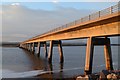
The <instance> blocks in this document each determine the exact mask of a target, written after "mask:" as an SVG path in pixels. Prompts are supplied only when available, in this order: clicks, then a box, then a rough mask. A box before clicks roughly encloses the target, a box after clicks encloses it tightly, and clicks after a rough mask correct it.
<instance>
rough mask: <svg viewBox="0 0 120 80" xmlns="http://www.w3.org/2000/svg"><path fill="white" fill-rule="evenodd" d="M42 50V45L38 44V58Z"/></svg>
mask: <svg viewBox="0 0 120 80" xmlns="http://www.w3.org/2000/svg"><path fill="white" fill-rule="evenodd" d="M40 49H41V43H40V42H38V46H37V56H38V57H39V56H40Z"/></svg>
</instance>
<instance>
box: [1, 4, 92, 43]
mask: <svg viewBox="0 0 120 80" xmlns="http://www.w3.org/2000/svg"><path fill="white" fill-rule="evenodd" d="M14 5H17V6H14ZM2 12H3V13H2V23H3V25H2V33H3V34H2V36H3V39H2V40H3V41H23V40H25V39H27V38H31V37H33V36H36V35H38V34H41V33H44V32H47V31H49V30H51V29H53V28H55V27H59V26H61V25H64V24H66V23H68V22H71V21H74V20H76V19H79V18H80V17H83V16H85V15H88V13H90V12H91V10H77V9H74V8H63V7H61V6H59V7H56V10H53V11H47V10H40V9H39V10H33V9H29V8H27V7H25V6H22V5H20V4H19V3H13V4H12V5H3V6H2ZM92 12H93V11H92ZM13 34H15V35H13ZM10 35H13V36H10ZM16 35H17V36H16ZM24 35H25V36H24ZM26 35H27V36H26ZM8 36H9V37H8ZM21 37H23V38H22V39H21ZM24 37H26V38H24Z"/></svg>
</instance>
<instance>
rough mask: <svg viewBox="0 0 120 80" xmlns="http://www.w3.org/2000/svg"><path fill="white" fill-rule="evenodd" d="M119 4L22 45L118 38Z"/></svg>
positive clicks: (119, 22)
mask: <svg viewBox="0 0 120 80" xmlns="http://www.w3.org/2000/svg"><path fill="white" fill-rule="evenodd" d="M118 5H119V3H118V4H117V5H115V6H112V7H110V8H107V9H105V10H102V11H99V12H96V13H94V14H91V15H89V16H86V17H84V18H81V19H80V20H76V21H74V22H72V23H69V24H66V25H63V26H61V27H58V28H56V29H53V30H51V31H49V32H47V33H44V34H41V35H38V36H35V37H33V38H31V39H28V40H26V41H24V42H22V44H25V43H32V42H43V41H50V40H65V39H75V38H87V37H91V36H93V37H99V36H116V35H120V33H119V32H118V31H119V30H120V28H119V24H120V19H119V17H120V12H119V6H118Z"/></svg>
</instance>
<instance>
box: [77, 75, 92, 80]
mask: <svg viewBox="0 0 120 80" xmlns="http://www.w3.org/2000/svg"><path fill="white" fill-rule="evenodd" d="M76 80H90V77H89V75H86V76H78V77H77V79H76Z"/></svg>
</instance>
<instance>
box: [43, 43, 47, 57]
mask: <svg viewBox="0 0 120 80" xmlns="http://www.w3.org/2000/svg"><path fill="white" fill-rule="evenodd" d="M43 46H44V53H45V57H46V58H47V57H48V53H47V44H46V42H44V43H43Z"/></svg>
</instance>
